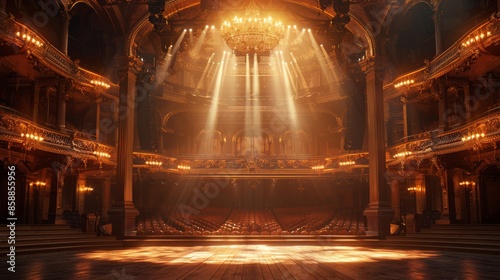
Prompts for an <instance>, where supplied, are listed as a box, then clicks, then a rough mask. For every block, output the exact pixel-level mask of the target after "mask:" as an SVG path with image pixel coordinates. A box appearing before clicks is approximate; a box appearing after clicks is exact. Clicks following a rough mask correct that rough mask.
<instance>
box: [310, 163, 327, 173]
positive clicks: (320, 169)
mask: <svg viewBox="0 0 500 280" xmlns="http://www.w3.org/2000/svg"><path fill="white" fill-rule="evenodd" d="M311 169H312V170H314V171H316V172H318V173H321V171H323V170H324V169H325V166H324V165H322V164H320V165H314V166H312V167H311Z"/></svg>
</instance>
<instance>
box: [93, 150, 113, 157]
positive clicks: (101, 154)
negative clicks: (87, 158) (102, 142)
mask: <svg viewBox="0 0 500 280" xmlns="http://www.w3.org/2000/svg"><path fill="white" fill-rule="evenodd" d="M93 154H94V156H98V157H105V158H110V157H111V155H110V154H108V153H105V152H98V151H94V152H93Z"/></svg>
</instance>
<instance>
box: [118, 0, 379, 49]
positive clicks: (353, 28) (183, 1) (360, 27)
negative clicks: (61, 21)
mask: <svg viewBox="0 0 500 280" xmlns="http://www.w3.org/2000/svg"><path fill="white" fill-rule="evenodd" d="M284 2H290V3H294V4H296V5H300V6H303V7H305V8H307V9H311V10H314V11H316V12H318V13H324V14H326V15H328V16H330V17H332V18H333V16H334V14H333V13H330V12H328V11H327V10H325V11H322V10H321V9H320V7H319V5H318V3H317V1H311V2H307V1H296V0H284ZM198 5H200V2H199V1H193V0H177V1H175V0H174V1H170V2H168V3H167V4H166V5H165V11H166V13H167V14H166V15H165V17H166V18H169V17H170V16H172V15H173V14H176V13H178V12H181V11H183V10H186V9H189V8H191V7H193V6H198ZM171 7H172V9H171V10H170V9H167V8H171ZM349 16H350V17H351V19H352V20H351V21H350V22H349V23H348V25H347V26H346V28H347V29H348V30H349V31H350V32H351V33H353V34H355V35H359V36H360V38H361V39H362V40H363V42H365V44H366V45H367V46H368V47H367V55H368V56H375V55H377V54H378V52H377V51H376V44H375V36H374V34H373V32H372V31H370V30H368V29H367V28H366V27H365V25H364V24H362V20H361V19H359V18H358V17H357V16H356V15H355V14H353V13H351V12H349ZM146 24H149V25H151V23H150V22H149V14H146V15H145V16H144V17H142V18H141V20H139V21H138V22H137V24H136V25H135V26H134V27H133V28H132V29H131V32H129V35H128V36H127V38H126V40H125V44H124V49H123V54H124V55H126V56H134V55H135V53H134V49H133V47H134V43H135V42H136V39H137V38H136V37H137V35H138V34H139V31H141V30H144V29H143V28H144V27H145V25H146ZM145 30H147V28H146V29H145Z"/></svg>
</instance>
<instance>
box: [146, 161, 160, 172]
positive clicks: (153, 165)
mask: <svg viewBox="0 0 500 280" xmlns="http://www.w3.org/2000/svg"><path fill="white" fill-rule="evenodd" d="M146 165H147V166H148V167H149V170H151V171H152V172H156V171H158V170H160V169H161V168H162V166H163V162H162V161H159V160H147V161H146Z"/></svg>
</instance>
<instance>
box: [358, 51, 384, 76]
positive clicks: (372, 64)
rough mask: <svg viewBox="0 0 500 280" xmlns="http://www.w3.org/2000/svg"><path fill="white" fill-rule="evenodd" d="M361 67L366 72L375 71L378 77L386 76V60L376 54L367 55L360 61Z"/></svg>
mask: <svg viewBox="0 0 500 280" xmlns="http://www.w3.org/2000/svg"><path fill="white" fill-rule="evenodd" d="M360 64H361V69H362V70H363V72H365V74H370V73H374V74H375V75H376V77H377V78H379V79H383V78H384V73H385V70H384V62H383V60H382V59H381V58H378V57H376V56H367V57H366V58H365V59H364V60H362V61H361V62H360Z"/></svg>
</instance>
